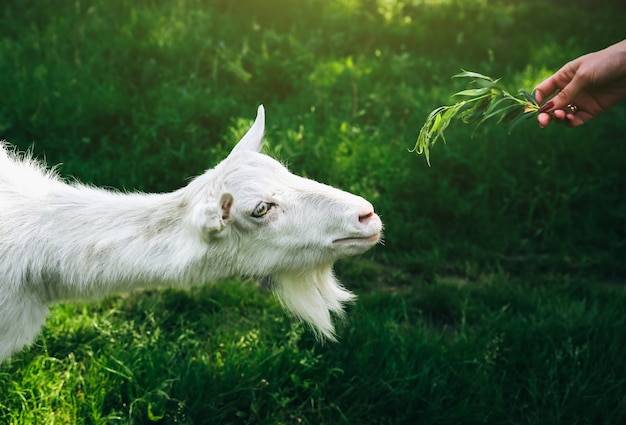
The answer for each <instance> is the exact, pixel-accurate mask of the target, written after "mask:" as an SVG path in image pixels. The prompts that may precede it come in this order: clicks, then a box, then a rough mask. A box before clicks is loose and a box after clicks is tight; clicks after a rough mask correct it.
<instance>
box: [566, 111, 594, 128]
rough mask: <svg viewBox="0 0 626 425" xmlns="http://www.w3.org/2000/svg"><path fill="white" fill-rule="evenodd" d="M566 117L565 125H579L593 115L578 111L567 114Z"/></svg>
mask: <svg viewBox="0 0 626 425" xmlns="http://www.w3.org/2000/svg"><path fill="white" fill-rule="evenodd" d="M566 118H567V121H566V122H565V125H567V126H568V127H580V126H581V125H583V124H585V123H586V122H587V121H589V120H590V119H591V118H593V116H592V115H591V114H589V113H587V112H584V111H579V112H577V113H575V114H567V116H566Z"/></svg>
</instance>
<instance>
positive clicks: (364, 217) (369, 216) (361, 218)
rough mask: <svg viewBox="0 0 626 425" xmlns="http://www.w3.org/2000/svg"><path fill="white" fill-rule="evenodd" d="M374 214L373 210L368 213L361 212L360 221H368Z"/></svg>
mask: <svg viewBox="0 0 626 425" xmlns="http://www.w3.org/2000/svg"><path fill="white" fill-rule="evenodd" d="M373 216H374V213H373V212H372V211H370V212H368V213H366V214H361V215H359V222H360V223H366V222H368V221H369V219H370V218H372V217H373Z"/></svg>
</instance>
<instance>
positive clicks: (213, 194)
mask: <svg viewBox="0 0 626 425" xmlns="http://www.w3.org/2000/svg"><path fill="white" fill-rule="evenodd" d="M263 131H264V110H263V107H262V106H261V107H259V110H258V114H257V119H256V120H255V122H254V124H253V126H252V128H251V129H250V130H249V131H248V132H247V133H246V135H245V136H244V137H243V138H242V139H241V141H239V143H238V144H237V145H236V146H235V148H234V149H233V150H232V152H231V153H230V154H229V155H228V157H227V158H226V159H224V160H223V161H222V162H221V163H219V164H218V165H217V166H216V167H215V168H213V169H210V170H208V171H206V172H205V173H204V174H202V175H200V176H199V177H196V178H195V179H194V180H192V181H191V182H190V183H189V184H188V185H187V186H185V187H183V188H181V189H179V190H177V191H174V192H171V193H164V194H143V193H120V192H115V191H110V190H103V189H99V188H95V187H90V186H86V185H82V184H79V183H72V184H68V183H66V182H65V181H63V180H62V179H61V178H60V177H59V176H58V175H57V174H56V173H55V172H53V171H50V170H48V169H46V168H45V167H44V166H43V165H42V164H40V163H38V162H37V161H35V160H33V159H32V158H30V157H29V156H28V155H24V154H19V153H17V152H15V150H14V149H12V148H11V147H10V146H9V145H8V144H6V143H0V361H1V360H2V359H5V358H7V357H9V356H10V355H11V354H12V353H13V352H15V351H17V350H20V349H22V348H23V347H24V346H26V345H28V344H30V343H32V341H33V340H34V339H35V338H36V337H37V335H38V334H39V332H40V329H41V327H42V326H43V324H44V323H45V319H46V316H47V314H48V307H47V305H48V304H50V303H53V302H56V301H62V300H71V299H81V298H83V299H84V298H89V299H93V298H99V297H103V296H105V295H107V294H110V293H116V292H121V291H128V290H131V289H135V288H150V287H156V286H178V287H185V286H190V285H194V284H202V283H205V282H209V281H213V280H216V279H220V278H224V277H231V276H253V277H262V278H270V279H271V282H273V283H272V288H273V290H274V292H275V294H276V295H277V297H278V299H279V300H280V301H281V302H282V304H283V305H284V306H285V307H286V308H287V309H288V310H290V311H291V312H292V313H293V314H294V315H295V316H297V317H298V318H300V319H302V320H304V321H306V322H308V323H309V324H310V325H311V326H312V328H313V329H314V330H315V331H316V332H317V334H318V335H319V336H320V337H326V338H329V339H334V328H333V323H332V320H331V313H335V314H342V311H343V305H344V303H345V302H347V301H350V300H352V299H353V297H354V296H353V295H352V293H351V292H349V291H348V290H346V289H345V288H344V287H342V286H341V285H340V284H339V283H338V282H337V280H336V279H335V277H334V275H333V272H332V265H333V263H334V261H335V260H337V259H338V258H341V257H345V256H350V255H357V254H360V253H363V252H365V251H366V250H368V249H369V248H371V247H372V246H374V245H375V244H376V243H377V242H378V241H379V239H380V237H381V231H382V223H381V221H380V219H379V218H378V216H377V215H376V214H375V213H374V210H373V207H372V205H371V204H370V203H369V202H367V201H366V200H364V199H363V198H361V197H358V196H355V195H352V194H350V193H347V192H344V191H341V190H338V189H335V188H332V187H330V186H326V185H324V184H321V183H317V182H315V181H312V180H309V179H305V178H302V177H299V176H296V175H294V174H291V173H290V172H289V171H288V170H287V169H286V168H285V167H284V166H283V165H281V164H280V163H279V162H278V161H276V160H274V159H272V158H270V157H268V156H266V155H263V154H261V153H260V150H261V147H262V138H263Z"/></svg>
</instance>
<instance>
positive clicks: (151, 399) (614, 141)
mask: <svg viewBox="0 0 626 425" xmlns="http://www.w3.org/2000/svg"><path fill="white" fill-rule="evenodd" d="M625 11H626V10H624V5H622V4H619V5H617V4H616V2H615V1H610V0H596V1H594V2H593V4H589V3H588V2H581V1H569V2H566V3H565V2H557V1H543V0H541V1H539V0H537V1H526V2H513V1H506V0H497V1H489V2H487V1H482V0H472V1H469V0H444V1H428V0H424V1H420V0H405V1H402V0H397V1H383V0H350V1H348V0H299V1H293V0H266V1H264V2H259V1H256V0H238V1H237V2H231V1H227V0H202V1H199V0H175V1H174V0H172V1H156V0H132V1H131V0H111V1H102V0H94V1H91V2H86V1H82V2H67V1H62V0H39V1H36V2H35V1H23V0H19V1H18V0H6V1H4V2H3V3H2V6H0V75H1V76H2V77H1V78H0V94H1V95H2V102H1V104H0V138H2V139H7V140H9V141H10V142H11V143H14V144H16V145H18V146H19V147H21V148H22V149H27V148H32V149H33V151H34V153H35V154H36V155H37V156H39V157H42V158H44V157H45V158H46V160H47V162H48V163H50V164H58V163H62V166H61V167H60V171H61V173H62V174H63V175H65V176H74V177H76V178H78V179H79V180H81V181H84V182H87V183H93V184H97V185H101V186H107V187H115V188H120V189H126V190H134V189H138V190H146V191H166V190H172V189H174V188H177V187H179V186H181V185H182V184H184V183H185V181H186V179H187V178H189V177H190V176H193V175H196V174H199V173H201V172H202V171H203V170H204V169H206V168H209V167H211V166H213V165H214V164H216V163H217V162H218V161H219V160H221V159H222V158H223V157H224V156H225V155H226V154H227V152H228V151H229V149H230V148H231V147H232V146H233V145H234V144H235V142H236V141H237V140H238V138H239V137H240V136H241V135H242V134H243V132H244V131H245V130H246V128H247V126H248V125H249V124H250V122H251V120H252V118H253V117H254V112H255V110H256V107H257V105H258V104H260V103H263V104H264V105H265V107H266V114H267V133H266V134H267V140H268V152H271V153H272V154H273V155H275V156H276V157H277V158H279V159H281V160H283V161H285V162H286V163H288V164H289V166H290V168H291V170H292V171H294V172H295V173H297V174H302V175H305V176H308V177H312V178H315V179H317V180H320V181H323V182H326V183H330V184H333V185H336V186H338V187H341V188H343V189H346V190H350V191H352V192H355V193H358V194H360V195H363V196H364V197H366V198H368V199H369V200H371V201H372V203H373V204H374V205H375V207H376V210H377V212H378V213H379V214H380V215H381V217H382V218H383V221H384V222H385V245H384V246H379V247H376V248H375V249H374V250H372V251H371V252H369V253H367V254H366V255H365V256H363V257H360V258H359V259H354V260H347V261H342V262H340V263H339V264H338V265H337V272H338V274H339V276H340V277H341V278H342V280H343V281H344V282H345V283H346V284H347V286H348V287H350V288H353V289H355V290H356V292H358V294H359V296H360V297H359V300H358V301H357V303H356V304H354V305H353V306H352V307H351V308H350V309H349V312H348V316H347V321H346V322H345V324H343V325H340V330H339V334H340V336H341V342H340V343H339V344H324V345H322V344H319V343H317V342H316V341H315V340H314V338H313V335H312V333H311V332H310V331H308V330H307V329H306V328H305V327H303V326H302V325H300V324H297V323H295V322H293V321H292V320H291V319H290V318H289V317H288V316H287V315H285V314H284V313H283V312H282V311H281V310H280V309H279V307H278V306H277V304H276V302H275V301H274V300H273V298H272V297H271V296H268V294H265V293H263V292H260V291H259V289H258V288H257V287H256V286H255V285H254V284H253V283H251V282H241V281H238V280H236V281H228V282H221V283H219V284H218V285H217V286H215V287H200V288H197V289H193V290H190V291H188V292H179V291H171V290H163V291H155V292H148V293H137V294H132V295H128V296H120V297H113V298H110V299H107V300H105V301H102V302H99V303H89V304H84V303H79V304H65V305H59V306H55V307H54V308H53V311H52V315H51V316H50V318H49V320H48V323H47V327H46V329H45V331H44V333H43V335H42V337H41V338H40V339H39V340H38V342H37V343H36V345H35V346H33V347H32V348H30V349H29V350H27V351H25V352H24V353H20V354H17V355H15V356H14V357H13V358H12V359H11V360H10V361H9V362H6V363H4V364H2V365H0V423H2V424H4V423H8V424H20V425H21V424H30V423H44V424H51V423H57V424H66V423H77V424H94V423H103V424H105V423H106V424H109V423H123V424H125V423H129V424H130V423H133V424H138V423H162V424H171V423H181V424H185V423H188V424H191V423H194V424H198V423H210V424H213V423H223V424H228V423H249V424H297V423H305V424H306V423H308V424H322V423H324V424H413V423H420V424H446V423H451V424H477V423H485V424H498V423H502V424H509V423H510V424H526V423H527V424H536V423H549V424H552V423H572V424H587V423H588V424H596V423H623V422H626V411H625V410H626V409H625V406H626V401H625V398H624V397H625V394H626V382H625V380H626V378H625V377H626V360H624V356H623V353H622V352H620V350H619V348H620V347H622V346H623V342H622V340H623V335H624V332H625V331H626V326H625V323H624V320H625V319H624V311H626V308H625V307H626V294H625V293H624V291H623V286H622V285H623V283H624V280H625V277H626V262H625V261H624V258H626V244H625V243H624V241H625V240H626V233H625V232H624V229H626V226H625V225H624V224H625V223H626V197H624V193H626V175H625V172H624V170H625V168H624V158H626V143H625V141H626V126H624V122H626V105H625V104H624V103H622V104H620V105H618V106H616V107H615V108H613V109H612V110H611V111H609V112H607V113H606V114H604V115H603V116H602V117H598V118H596V119H594V120H593V121H591V122H590V123H589V124H587V125H585V126H584V127H582V128H578V129H575V130H572V129H565V128H563V127H559V126H551V127H550V128H547V129H539V128H538V126H536V125H534V124H533V123H524V124H522V125H520V126H518V127H517V128H516V129H515V131H514V132H513V133H512V134H511V135H510V136H509V135H507V132H506V129H505V128H499V127H497V126H494V125H490V124H488V123H485V125H483V126H481V127H480V128H479V129H478V130H477V131H476V132H475V134H474V136H473V137H472V132H473V131H474V127H472V126H464V125H462V124H458V125H451V126H450V127H448V129H447V130H446V138H447V140H448V144H438V145H437V146H436V147H435V148H434V149H433V150H432V151H431V163H432V167H430V168H429V167H428V166H427V164H426V162H425V161H424V159H423V157H417V156H415V155H414V154H412V153H410V152H409V149H410V148H412V147H413V146H414V143H415V140H416V138H417V135H418V132H419V129H420V127H421V126H422V124H423V123H424V120H425V119H426V116H427V115H428V113H429V112H430V111H431V110H432V109H433V108H435V107H436V106H439V105H443V104H450V102H452V99H450V94H452V93H455V92H457V91H459V90H461V89H462V88H463V87H462V82H458V81H455V80H451V79H450V76H451V75H454V74H456V73H458V72H459V71H460V70H461V69H471V70H475V71H477V72H481V73H484V74H486V75H490V76H493V77H494V78H502V83H503V84H504V85H505V86H506V87H507V88H508V89H509V91H511V92H516V91H517V89H518V88H525V89H527V90H529V91H530V90H532V88H533V87H534V85H535V84H536V83H538V82H539V81H540V80H541V79H543V78H545V77H546V76H547V75H549V74H550V73H551V72H552V71H554V70H556V69H557V68H558V67H560V66H561V65H562V64H563V63H565V62H566V61H568V60H571V59H572V58H574V57H576V56H578V55H580V54H583V53H586V52H589V51H592V50H596V49H600V48H603V47H605V46H607V45H608V44H611V43H613V42H615V41H617V40H619V39H622V38H623V37H624V30H623V22H622V21H623V19H622V16H623V15H624V12H625ZM0 207H1V206H0Z"/></svg>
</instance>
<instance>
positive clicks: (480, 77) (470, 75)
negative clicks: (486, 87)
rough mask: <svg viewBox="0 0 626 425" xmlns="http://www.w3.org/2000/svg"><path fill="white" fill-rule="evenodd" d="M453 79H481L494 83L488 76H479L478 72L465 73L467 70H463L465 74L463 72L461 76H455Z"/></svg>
mask: <svg viewBox="0 0 626 425" xmlns="http://www.w3.org/2000/svg"><path fill="white" fill-rule="evenodd" d="M452 78H479V79H481V80H489V81H494V80H493V78H491V77H488V76H486V75H483V74H479V73H478V72H473V71H465V70H463V72H461V73H460V74H456V75H453V76H452Z"/></svg>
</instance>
